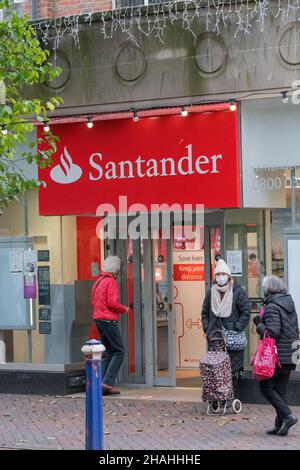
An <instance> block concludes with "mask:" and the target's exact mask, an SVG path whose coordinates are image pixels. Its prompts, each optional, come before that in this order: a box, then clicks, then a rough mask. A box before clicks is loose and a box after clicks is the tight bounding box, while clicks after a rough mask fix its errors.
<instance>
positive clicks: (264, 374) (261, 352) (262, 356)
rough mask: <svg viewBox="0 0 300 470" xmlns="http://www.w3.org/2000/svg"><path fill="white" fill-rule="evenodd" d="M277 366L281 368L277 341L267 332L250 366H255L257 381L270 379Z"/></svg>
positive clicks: (254, 371)
mask: <svg viewBox="0 0 300 470" xmlns="http://www.w3.org/2000/svg"><path fill="white" fill-rule="evenodd" d="M276 364H277V365H278V367H281V364H280V362H279V359H278V356H277V348H276V341H275V339H274V338H271V337H270V335H269V333H268V331H267V330H266V331H265V333H264V337H263V339H260V340H259V344H258V347H257V350H256V351H255V353H254V355H253V357H252V359H251V362H250V365H251V366H252V365H253V371H252V374H253V377H254V378H255V379H256V380H267V379H270V378H271V377H273V375H274V372H275V367H276Z"/></svg>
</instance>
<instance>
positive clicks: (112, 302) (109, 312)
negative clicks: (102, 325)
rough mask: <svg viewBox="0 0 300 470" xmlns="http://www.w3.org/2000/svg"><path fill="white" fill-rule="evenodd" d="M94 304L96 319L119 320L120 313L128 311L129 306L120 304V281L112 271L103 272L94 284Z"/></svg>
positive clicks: (94, 316)
mask: <svg viewBox="0 0 300 470" xmlns="http://www.w3.org/2000/svg"><path fill="white" fill-rule="evenodd" d="M92 305H93V308H94V313H93V318H94V320H116V321H119V315H120V313H125V312H126V311H127V307H125V306H124V305H121V304H119V289H118V283H117V281H116V280H115V278H114V277H113V275H112V274H111V273H105V272H103V273H101V274H100V276H99V277H98V279H97V281H96V282H95V284H94V285H93V290H92Z"/></svg>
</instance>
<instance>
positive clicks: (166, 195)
mask: <svg viewBox="0 0 300 470" xmlns="http://www.w3.org/2000/svg"><path fill="white" fill-rule="evenodd" d="M39 132H41V130H39ZM53 132H54V134H55V135H58V136H59V138H60V143H59V144H58V150H57V152H56V155H55V157H54V162H53V165H52V167H51V168H46V169H45V170H40V172H39V177H40V179H42V180H43V181H45V183H46V186H45V187H42V188H41V189H40V214H41V215H66V214H95V213H96V210H97V207H98V206H99V205H103V204H111V205H112V206H114V207H115V210H116V211H117V210H118V204H119V196H126V197H127V204H128V206H130V205H132V204H136V203H140V204H144V205H145V206H146V207H147V208H148V210H151V206H152V205H153V204H168V205H172V204H176V203H177V204H180V205H182V206H183V205H184V204H192V205H193V206H195V205H196V204H204V206H205V207H206V208H226V207H239V205H240V186H239V185H240V179H239V158H238V118H237V112H236V111H235V112H232V111H222V112H210V113H205V114H190V115H189V116H187V117H182V116H180V115H179V116H177V115H176V116H160V117H148V118H144V119H140V120H139V121H138V122H133V120H132V119H119V120H109V121H98V122H95V123H94V127H93V128H92V129H88V128H87V126H86V125H85V123H75V124H64V125H61V124H58V125H56V126H53Z"/></svg>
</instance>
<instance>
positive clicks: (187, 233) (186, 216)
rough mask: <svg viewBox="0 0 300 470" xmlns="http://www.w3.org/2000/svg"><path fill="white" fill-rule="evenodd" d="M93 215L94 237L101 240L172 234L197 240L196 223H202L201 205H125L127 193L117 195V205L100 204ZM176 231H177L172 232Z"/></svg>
mask: <svg viewBox="0 0 300 470" xmlns="http://www.w3.org/2000/svg"><path fill="white" fill-rule="evenodd" d="M96 216H97V217H101V220H100V221H99V222H98V224H97V229H96V231H97V236H98V238H100V239H101V240H106V239H113V240H114V239H121V240H127V238H130V239H131V240H138V239H144V240H147V239H154V240H155V239H170V238H172V235H173V231H172V230H173V227H174V231H175V236H176V235H177V237H182V238H183V239H185V240H189V241H194V242H195V243H197V241H199V240H197V239H198V237H200V231H199V230H198V229H197V228H199V226H201V227H203V226H204V205H203V204H180V203H173V204H168V203H160V204H156V203H153V204H150V207H148V206H146V205H145V204H142V203H135V204H131V205H130V206H128V199H127V196H124V195H123V196H119V204H118V207H115V206H114V205H113V204H106V203H105V204H100V205H99V206H98V208H97V211H96ZM176 232H177V234H176Z"/></svg>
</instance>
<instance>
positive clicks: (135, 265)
mask: <svg viewBox="0 0 300 470" xmlns="http://www.w3.org/2000/svg"><path fill="white" fill-rule="evenodd" d="M192 230H193V231H194V232H195V234H196V237H195V238H194V239H192V238H189V237H186V236H185V235H184V230H183V226H182V225H178V224H176V225H175V224H174V223H173V224H172V225H171V226H170V233H169V234H166V233H159V236H158V237H157V238H155V239H150V238H148V239H143V238H140V239H137V240H131V239H127V240H120V239H112V240H110V242H109V243H108V245H107V254H108V253H110V254H117V255H118V256H119V257H120V258H121V259H122V266H123V269H122V272H121V275H120V279H119V287H120V295H121V301H122V303H124V304H125V305H129V306H130V307H131V311H130V313H129V314H128V315H122V316H121V329H122V334H123V338H124V342H125V348H126V357H125V360H124V363H123V368H122V373H121V377H120V380H121V382H123V383H136V384H145V385H148V386H153V385H157V386H181V387H199V386H200V385H201V379H200V375H199V359H200V357H201V356H202V355H203V354H204V353H205V351H206V340H205V337H204V334H203V331H202V324H201V308H202V303H203V300H204V296H205V292H206V290H207V289H208V288H209V287H210V284H211V280H212V279H213V273H214V265H215V257H216V255H219V254H222V247H223V246H224V213H223V211H214V212H211V213H206V214H205V216H204V225H203V226H200V225H198V226H193V227H192Z"/></svg>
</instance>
